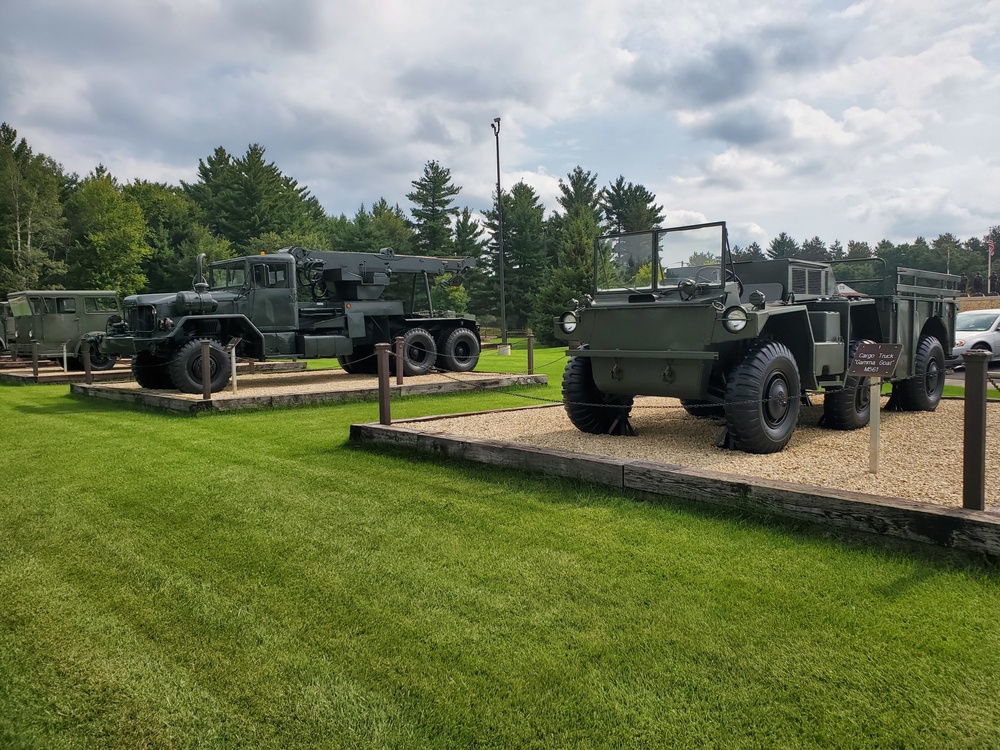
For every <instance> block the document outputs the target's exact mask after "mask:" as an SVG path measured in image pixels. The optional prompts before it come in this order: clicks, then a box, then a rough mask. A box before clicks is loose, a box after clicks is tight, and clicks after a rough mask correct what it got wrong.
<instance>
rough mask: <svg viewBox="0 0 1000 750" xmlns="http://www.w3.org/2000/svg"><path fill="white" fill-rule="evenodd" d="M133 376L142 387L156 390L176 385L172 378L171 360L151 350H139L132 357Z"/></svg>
mask: <svg viewBox="0 0 1000 750" xmlns="http://www.w3.org/2000/svg"><path fill="white" fill-rule="evenodd" d="M132 377H133V378H135V382H136V383H138V384H139V385H140V386H141V387H143V388H149V389H151V390H154V391H159V390H165V389H168V388H173V387H174V381H173V380H171V379H170V360H168V359H164V358H163V357H157V356H155V355H153V354H150V353H149V352H139V353H138V354H136V355H135V356H134V357H132Z"/></svg>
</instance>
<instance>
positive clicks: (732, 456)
mask: <svg viewBox="0 0 1000 750" xmlns="http://www.w3.org/2000/svg"><path fill="white" fill-rule="evenodd" d="M886 401H887V398H886V397H883V399H882V406H883V410H882V412H881V441H880V448H881V450H880V454H879V471H878V473H877V474H872V473H870V472H869V460H870V459H869V456H870V454H869V446H870V441H871V433H870V430H869V428H864V429H861V430H854V431H849V432H841V431H836V430H827V429H823V428H820V427H819V426H818V423H819V420H820V417H821V416H822V413H823V407H822V396H818V397H815V398H814V399H813V405H812V406H810V407H803V408H802V410H801V412H800V415H799V421H798V425H797V427H796V430H795V434H794V435H793V436H792V439H791V442H790V443H789V444H788V447H787V448H785V450H784V451H782V452H781V453H774V454H770V455H763V456H758V455H751V454H747V453H742V452H739V451H733V450H726V449H723V448H719V447H716V446H715V443H716V442H717V440H718V439H719V438H720V437H721V435H722V432H723V429H724V427H723V422H722V421H720V420H714V419H697V418H695V417H692V416H690V415H688V414H687V412H685V411H684V409H683V408H681V406H680V403H679V402H678V401H677V400H676V399H670V398H638V399H636V405H635V408H634V409H633V411H632V424H633V426H634V427H635V429H636V431H637V432H638V435H637V436H635V437H617V436H606V435H589V434H586V433H582V432H580V431H578V430H577V429H576V428H574V427H573V426H572V425H571V424H570V422H569V419H568V418H567V417H566V413H565V410H564V409H563V407H562V405H561V404H560V405H555V406H552V407H550V408H540V409H516V410H510V411H498V412H490V413H486V414H477V415H470V416H455V417H449V418H446V419H435V420H428V421H413V422H406V423H405V426H406V427H407V428H408V429H412V430H419V431H422V432H428V433H445V434H451V435H458V436H468V437H474V438H479V439H484V440H499V441H507V442H512V443H517V444H522V445H530V446H537V447H541V448H548V449H552V450H559V451H568V452H572V453H585V454H592V455H598V456H609V457H614V458H621V459H630V460H642V461H658V462H663V463H670V464H680V465H682V466H686V467H690V468H697V469H709V470H712V471H719V472H725V473H728V474H736V475H741V476H747V477H757V478H762V479H778V480H782V481H785V482H796V483H801V484H805V485H811V486H815V487H829V488H836V489H841V490H848V491H852V492H862V493H868V494H872V495H881V496H885V497H897V498H905V499H908V500H915V501H918V502H925V503H933V504H936V505H941V506H949V507H958V508H961V507H962V462H963V429H964V427H963V414H964V409H965V402H964V401H960V400H947V399H946V400H944V401H942V402H941V404H940V405H939V406H938V408H937V410H936V411H934V412H887V411H885V409H884V407H885V403H886ZM998 417H1000V403H996V402H990V403H989V404H988V405H987V445H986V451H987V454H986V506H987V509H990V510H992V509H991V508H990V506H991V505H994V504H997V503H1000V439H991V438H993V435H992V429H993V425H994V424H995V423H996V421H997V418H998ZM400 424H404V423H400ZM998 438H1000V436H998Z"/></svg>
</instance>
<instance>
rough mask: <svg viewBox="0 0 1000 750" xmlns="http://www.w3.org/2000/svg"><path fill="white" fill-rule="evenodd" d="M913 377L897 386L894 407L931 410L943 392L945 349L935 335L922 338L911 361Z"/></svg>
mask: <svg viewBox="0 0 1000 750" xmlns="http://www.w3.org/2000/svg"><path fill="white" fill-rule="evenodd" d="M913 366H914V369H913V377H911V378H907V379H906V380H903V381H901V382H899V383H897V384H896V386H895V388H894V391H895V395H896V396H897V399H896V406H897V408H899V409H900V410H902V411H934V410H935V409H937V405H938V404H939V403H941V394H943V393H944V378H945V371H944V347H942V346H941V342H940V341H938V339H937V337H936V336H924V337H923V338H922V339H920V343H919V344H918V345H917V353H916V355H915V356H914V358H913Z"/></svg>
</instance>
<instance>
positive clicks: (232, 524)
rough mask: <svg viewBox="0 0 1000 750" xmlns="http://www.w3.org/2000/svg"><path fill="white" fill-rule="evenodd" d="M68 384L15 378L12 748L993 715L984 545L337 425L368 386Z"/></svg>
mask: <svg viewBox="0 0 1000 750" xmlns="http://www.w3.org/2000/svg"><path fill="white" fill-rule="evenodd" d="M536 362H537V363H539V369H540V370H541V371H545V372H548V373H549V375H550V381H552V382H551V383H550V385H549V386H548V387H545V388H523V389H519V390H518V391H516V392H489V393H478V394H471V395H470V394H463V395H450V396H440V397H433V398H409V399H403V400H401V401H397V402H394V403H393V414H394V416H396V417H404V416H416V415H421V414H430V413H450V412H458V411H468V410H473V409H478V408H491V407H499V406H515V405H520V404H522V403H525V399H524V398H523V397H529V398H537V397H545V398H556V399H557V398H558V392H559V383H558V381H559V376H560V373H561V370H562V365H563V355H562V351H561V350H539V351H538V352H536ZM523 366H524V359H523V351H519V350H518V348H517V347H516V346H515V351H514V354H513V355H512V356H511V357H499V356H498V355H496V354H495V352H489V351H487V352H486V353H484V358H483V363H482V365H481V369H484V370H504V369H507V371H523ZM67 394H68V388H67V387H66V386H6V387H2V386H0V436H2V438H3V446H4V448H3V450H2V451H0V477H2V480H0V481H2V486H3V489H2V491H0V747H3V748H8V747H10V748H46V749H47V748H76V747H92V748H136V747H171V748H190V747H199V748H200V747H207V748H236V747H240V748H244V747H245V748H295V747H298V748H313V747H331V748H341V747H347V748H355V747H356V748H373V747H374V748H377V747H391V748H422V747H423V748H441V747H463V748H464V747H497V748H522V747H544V748H548V747H584V748H589V747H614V748H619V747H727V748H728V747H858V748H868V747H933V748H938V747H976V748H979V747H995V746H997V745H998V742H1000V741H998V739H997V738H998V737H1000V702H998V701H997V700H996V691H997V687H996V686H997V684H998V683H1000V576H998V574H996V573H994V572H989V571H983V570H978V569H975V568H965V567H962V566H960V565H958V564H956V563H954V562H948V561H945V560H943V559H940V558H938V557H937V556H933V555H921V554H917V553H908V552H901V551H889V550H886V549H882V548H878V547H875V546H869V545H866V544H863V543H862V544H858V543H849V544H845V543H842V542H840V541H837V540H835V539H828V538H824V536H823V535H821V534H820V533H818V532H816V531H815V530H812V529H808V528H800V527H798V526H796V525H791V524H786V523H780V522H769V523H765V522H762V521H759V520H755V519H753V518H746V517H739V516H733V515H726V514H717V513H713V512H709V511H703V510H699V509H696V508H692V507H691V505H689V504H681V503H678V504H671V503H665V502H664V503H652V502H643V501H640V500H638V499H635V498H629V497H626V496H622V495H620V494H618V493H615V492H611V491H608V490H605V489H601V488H595V487H592V486H588V485H582V484H577V483H573V482H569V481H563V480H553V479H549V478H545V477H539V476H525V475H520V474H517V473H512V472H510V471H502V470H494V469H490V468H483V467H479V466H471V465H464V464H455V463H454V462H443V461H438V460H434V459H429V458H416V457H410V456H406V455H402V454H399V453H395V452H380V451H370V450H361V449H357V448H354V447H351V446H349V445H347V444H346V439H347V434H348V426H349V424H350V423H351V422H359V421H374V420H376V419H377V416H378V407H377V405H376V404H375V403H371V402H360V403H350V404H342V405H330V406H317V407H309V408H297V409H284V410H273V411H257V412H247V413H226V414H215V415H204V416H198V417H186V416H173V415H164V414H159V413H154V412H149V411H138V410H131V409H128V408H124V407H118V406H115V405H112V404H108V403H91V402H86V401H82V400H77V399H73V398H70V397H69V396H68V395H67ZM517 394H520V396H518V395H517Z"/></svg>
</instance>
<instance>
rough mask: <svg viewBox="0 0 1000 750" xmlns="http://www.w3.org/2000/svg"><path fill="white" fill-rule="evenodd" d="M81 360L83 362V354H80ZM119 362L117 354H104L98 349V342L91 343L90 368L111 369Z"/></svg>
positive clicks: (98, 369)
mask: <svg viewBox="0 0 1000 750" xmlns="http://www.w3.org/2000/svg"><path fill="white" fill-rule="evenodd" d="M80 362H81V364H82V363H83V355H82V354H81V355H80ZM116 364H118V355H117V354H103V353H102V352H100V351H98V349H97V345H96V344H91V346H90V369H91V370H97V371H101V370H110V369H111V368H112V367H114V366H115V365H116Z"/></svg>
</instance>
